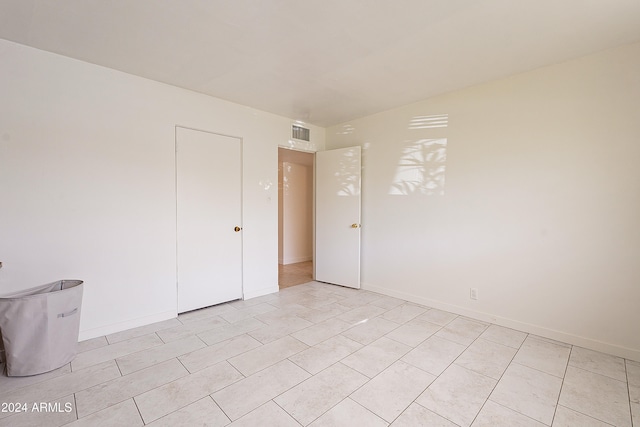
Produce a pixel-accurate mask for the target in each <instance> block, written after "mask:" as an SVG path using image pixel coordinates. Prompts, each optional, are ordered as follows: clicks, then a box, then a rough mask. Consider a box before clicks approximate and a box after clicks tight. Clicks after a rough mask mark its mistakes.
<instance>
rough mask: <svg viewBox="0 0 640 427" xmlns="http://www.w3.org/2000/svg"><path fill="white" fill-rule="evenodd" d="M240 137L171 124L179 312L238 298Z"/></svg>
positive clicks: (240, 262)
mask: <svg viewBox="0 0 640 427" xmlns="http://www.w3.org/2000/svg"><path fill="white" fill-rule="evenodd" d="M241 160H242V142H241V140H240V139H239V138H233V137H229V136H223V135H218V134H214V133H209V132H203V131H198V130H193V129H185V128H180V127H178V128H176V191H177V236H178V241H177V268H178V273H177V280H178V312H179V313H183V312H185V311H189V310H195V309H197V308H202V307H208V306H210V305H214V304H219V303H222V302H226V301H231V300H235V299H239V298H242V231H241V227H242V166H241V165H242V164H241Z"/></svg>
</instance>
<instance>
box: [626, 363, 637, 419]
mask: <svg viewBox="0 0 640 427" xmlns="http://www.w3.org/2000/svg"><path fill="white" fill-rule="evenodd" d="M626 364H627V381H628V384H627V385H628V386H629V400H630V402H631V414H632V417H633V423H634V424H633V425H634V426H638V427H640V363H638V362H632V361H631V360H627V361H626Z"/></svg>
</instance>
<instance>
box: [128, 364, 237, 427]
mask: <svg viewBox="0 0 640 427" xmlns="http://www.w3.org/2000/svg"><path fill="white" fill-rule="evenodd" d="M242 378H243V377H242V375H241V374H240V373H239V372H238V371H236V370H235V369H234V368H233V367H232V366H231V365H229V364H228V363H227V362H222V363H219V364H217V365H214V366H211V367H209V368H206V369H203V370H202V371H198V372H196V373H195V374H191V375H189V376H186V377H184V378H180V379H178V380H176V381H173V382H170V383H168V384H165V385H163V386H161V387H158V388H156V389H154V390H151V391H148V392H146V393H143V394H141V395H139V396H136V397H135V402H136V404H137V405H138V410H139V411H140V414H142V419H143V420H144V422H145V424H148V423H150V422H151V421H155V420H157V419H158V418H161V417H163V416H165V415H167V414H170V413H171V412H173V411H176V410H178V409H181V408H184V407H185V406H187V405H190V404H192V403H194V402H196V401H198V400H200V399H202V398H203V397H205V396H207V395H208V394H212V393H215V392H216V391H218V390H220V389H222V388H224V387H226V386H228V385H230V384H233V383H234V382H236V381H239V380H241V379H242Z"/></svg>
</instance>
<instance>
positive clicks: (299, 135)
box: [291, 125, 309, 141]
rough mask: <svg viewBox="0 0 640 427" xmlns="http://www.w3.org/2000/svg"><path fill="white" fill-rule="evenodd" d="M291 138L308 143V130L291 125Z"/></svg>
mask: <svg viewBox="0 0 640 427" xmlns="http://www.w3.org/2000/svg"><path fill="white" fill-rule="evenodd" d="M291 137H292V138H293V139H300V140H302V141H309V129H307V128H303V127H302V126H298V125H293V127H292V128H291Z"/></svg>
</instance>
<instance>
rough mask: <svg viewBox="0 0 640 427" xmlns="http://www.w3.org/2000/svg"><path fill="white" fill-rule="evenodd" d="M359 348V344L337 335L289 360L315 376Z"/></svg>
mask: <svg viewBox="0 0 640 427" xmlns="http://www.w3.org/2000/svg"><path fill="white" fill-rule="evenodd" d="M360 348H362V345H361V344H359V343H357V342H355V341H352V340H350V339H349V338H346V337H344V336H342V335H337V336H335V337H331V338H329V339H328V340H326V341H323V342H321V343H320V344H316V345H315V346H313V347H310V348H308V349H306V350H304V351H301V352H300V353H298V354H295V355H293V356H291V357H289V360H291V361H292V362H293V363H295V364H296V365H298V366H300V367H301V368H303V369H304V370H305V371H307V372H310V373H311V374H317V373H318V372H320V371H322V370H324V369H326V368H328V367H329V366H331V365H333V364H334V363H336V362H338V361H340V360H342V359H344V358H345V357H347V356H349V355H350V354H351V353H353V352H355V351H356V350H359V349H360Z"/></svg>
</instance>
